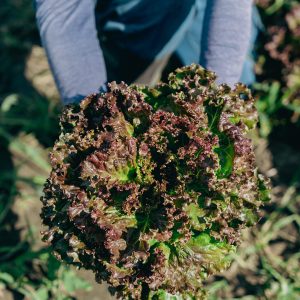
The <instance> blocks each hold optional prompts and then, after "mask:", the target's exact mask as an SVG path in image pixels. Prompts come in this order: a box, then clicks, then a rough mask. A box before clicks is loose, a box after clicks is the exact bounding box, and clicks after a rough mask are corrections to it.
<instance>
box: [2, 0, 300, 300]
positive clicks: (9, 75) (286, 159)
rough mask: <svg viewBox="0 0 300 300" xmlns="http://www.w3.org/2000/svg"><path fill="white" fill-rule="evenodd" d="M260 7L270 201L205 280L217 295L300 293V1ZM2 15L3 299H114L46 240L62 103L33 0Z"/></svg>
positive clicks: (262, 136)
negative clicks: (47, 184) (46, 206)
mask: <svg viewBox="0 0 300 300" xmlns="http://www.w3.org/2000/svg"><path fill="white" fill-rule="evenodd" d="M257 6H258V8H259V12H260V15H261V17H262V21H263V23H264V29H263V30H262V32H261V33H260V36H259V39H258V42H257V45H256V48H257V49H256V50H257V54H258V56H257V65H256V72H257V83H256V84H255V85H254V86H253V89H254V92H255V96H256V98H257V107H258V110H259V115H260V127H259V130H258V131H257V132H256V133H254V134H253V138H254V140H255V142H256V145H257V146H256V148H257V149H256V153H257V162H258V165H259V168H260V170H261V172H263V173H265V174H266V175H268V176H269V177H271V179H272V183H273V201H272V203H271V204H270V205H268V206H266V207H265V208H264V211H263V213H262V218H261V221H260V223H259V225H258V226H256V228H255V229H254V230H253V229H252V230H251V231H245V232H244V242H243V243H242V244H241V246H240V250H239V252H238V254H237V255H236V257H235V262H234V263H233V264H232V267H231V268H230V270H229V271H228V272H226V273H224V274H222V275H219V276H216V277H215V278H214V280H212V281H211V282H209V283H208V287H209V290H210V299H247V300H249V299H289V300H292V299H299V298H300V271H299V270H300V268H299V266H300V253H299V249H300V234H299V229H300V193H299V176H300V157H299V150H300V149H299V148H300V145H299V141H298V140H299V133H300V130H299V127H300V125H299V124H300V121H299V114H300V53H299V51H300V3H299V1H295V0H286V1H283V0H258V1H257ZM0 18H1V25H0V59H1V65H0V299H1V297H2V298H3V299H5V300H6V299H37V300H43V299H84V298H88V299H109V296H108V294H107V292H106V288H105V287H102V286H97V285H94V282H93V276H91V275H90V274H87V273H82V272H77V271H76V270H74V269H69V268H68V267H66V266H65V265H62V264H61V263H59V262H58V261H56V259H55V258H54V257H53V256H52V255H51V254H50V252H49V250H48V249H47V248H45V245H44V244H43V243H42V242H40V234H39V231H40V230H41V225H40V220H39V212H40V202H39V197H40V195H41V190H42V186H43V183H44V180H45V178H46V177H47V176H48V173H49V164H48V159H47V154H48V152H49V148H50V147H51V146H52V145H53V143H54V141H55V139H56V138H57V134H58V114H59V112H60V107H59V104H58V96H57V91H56V89H55V87H54V84H53V80H52V77H51V74H50V72H49V68H48V65H47V62H46V60H45V55H44V52H43V50H42V49H41V47H40V45H39V38H38V33H37V30H36V26H35V20H34V12H33V8H32V1H31V0H2V2H1V6H0ZM79 274H80V275H79ZM79 276H81V277H79ZM82 277H83V278H85V279H82ZM92 286H93V287H92ZM82 290H84V292H83V291H82Z"/></svg>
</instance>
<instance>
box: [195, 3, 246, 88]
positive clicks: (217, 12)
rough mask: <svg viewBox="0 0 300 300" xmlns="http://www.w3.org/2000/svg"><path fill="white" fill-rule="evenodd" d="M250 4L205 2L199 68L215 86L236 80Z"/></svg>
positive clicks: (238, 78)
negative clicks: (213, 78)
mask: <svg viewBox="0 0 300 300" xmlns="http://www.w3.org/2000/svg"><path fill="white" fill-rule="evenodd" d="M251 12H252V0H209V1H207V8H206V14H205V20H204V28H203V34H202V36H203V37H202V45H201V46H202V52H201V53H202V54H201V58H200V64H202V65H203V66H204V67H206V68H208V69H210V70H213V71H215V72H216V73H217V75H218V82H219V83H227V84H229V85H231V86H232V85H233V84H234V83H236V82H238V81H239V80H240V76H241V73H242V68H243V63H244V61H245V57H246V54H247V50H248V46H249V41H250V35H251Z"/></svg>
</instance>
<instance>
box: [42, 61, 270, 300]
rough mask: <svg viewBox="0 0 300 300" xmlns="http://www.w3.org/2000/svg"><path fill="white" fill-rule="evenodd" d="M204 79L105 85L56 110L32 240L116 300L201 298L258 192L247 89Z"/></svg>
mask: <svg viewBox="0 0 300 300" xmlns="http://www.w3.org/2000/svg"><path fill="white" fill-rule="evenodd" d="M215 79H216V76H215V74H214V73H212V72H210V71H207V70H205V69H203V68H201V67H200V66H198V65H191V66H188V67H184V68H181V69H178V70H176V72H175V73H172V74H170V76H169V80H168V82H167V83H160V84H158V85H157V86H155V87H154V88H149V87H137V86H127V85H126V84H124V83H121V84H116V83H111V84H110V85H109V91H108V92H107V93H105V94H103V93H102V94H98V95H97V94H94V95H91V96H88V97H87V98H85V99H84V100H83V101H82V102H81V103H80V104H75V105H72V106H67V107H66V108H65V110H64V112H63V114H62V116H61V135H60V137H59V140H58V141H57V142H56V144H55V146H54V149H53V151H52V153H51V155H50V159H51V164H52V172H51V175H50V177H49V178H48V180H47V182H46V184H45V189H44V196H43V197H42V202H43V209H42V214H41V216H42V219H43V223H44V225H46V226H47V227H48V228H47V230H46V231H45V232H43V239H44V240H45V241H47V242H49V243H50V244H51V245H52V247H53V250H54V253H55V254H56V256H57V257H58V258H59V259H62V260H64V261H66V262H67V263H70V264H73V265H76V266H78V267H83V268H86V269H91V270H93V271H94V272H95V274H96V278H97V280H99V281H102V280H105V281H107V282H108V283H109V284H110V285H111V286H112V289H113V290H114V291H115V292H117V295H118V296H119V297H120V298H121V299H166V298H165V297H167V296H168V295H169V296H170V294H172V295H175V296H174V298H172V299H191V300H192V299H202V298H203V297H204V295H205V290H204V289H203V281H204V280H205V279H206V278H207V277H208V276H210V275H212V274H215V273H216V272H220V271H222V270H224V269H226V268H228V267H229V264H230V254H232V253H233V252H234V251H235V250H236V246H237V244H238V242H239V239H240V233H241V229H242V228H244V227H247V226H252V225H253V224H255V223H256V222H257V220H258V209H259V207H260V206H261V205H262V204H263V203H264V202H266V201H268V200H269V197H268V188H267V187H266V184H265V180H264V179H263V178H262V176H261V175H259V174H258V173H257V169H256V167H255V158H254V153H253V149H252V145H251V141H250V140H249V139H248V138H247V137H246V134H247V132H248V131H249V130H251V129H252V128H254V126H255V125H256V123H257V113H256V111H255V108H254V103H253V98H252V96H251V93H250V91H249V90H248V89H247V88H246V87H245V86H244V85H242V84H237V85H236V86H235V88H234V89H230V87H228V86H227V85H220V86H218V85H217V84H216V83H215ZM168 299H169V298H168Z"/></svg>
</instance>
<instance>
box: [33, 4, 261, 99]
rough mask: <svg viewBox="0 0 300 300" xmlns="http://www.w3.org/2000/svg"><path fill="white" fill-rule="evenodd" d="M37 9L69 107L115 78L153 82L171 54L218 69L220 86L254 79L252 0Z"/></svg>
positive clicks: (184, 62) (38, 6) (183, 61)
mask: <svg viewBox="0 0 300 300" xmlns="http://www.w3.org/2000/svg"><path fill="white" fill-rule="evenodd" d="M35 8H36V17H37V23H38V26H39V30H40V35H41V40H42V44H43V46H44V48H45V50H46V53H47V57H48V60H49V63H50V66H51V69H52V72H53V74H54V78H55V81H56V84H57V86H58V89H59V92H60V95H61V98H62V100H63V103H64V104H67V103H72V102H76V101H80V100H81V99H83V98H84V97H85V96H87V95H88V94H91V93H94V92H99V91H105V89H106V83H107V82H109V81H112V80H116V81H118V82H119V81H125V82H126V83H128V84H130V83H132V82H137V83H145V84H153V83H155V81H157V80H158V79H159V77H160V75H161V73H162V71H163V69H164V67H165V66H166V64H167V63H168V61H169V60H170V57H171V56H172V57H174V56H175V57H177V61H179V62H180V64H182V65H187V64H190V63H193V62H194V63H200V64H201V65H202V66H204V67H205V68H208V69H210V70H213V71H215V72H216V73H217V75H218V82H219V83H227V84H229V85H233V84H234V83H236V82H238V81H242V82H244V83H246V84H251V83H252V81H253V80H254V75H253V71H252V67H253V64H252V62H251V61H250V60H249V59H250V58H249V57H248V58H247V54H248V53H249V49H251V45H252V44H253V39H254V38H255V30H253V28H254V27H253V22H252V19H253V3H252V0H184V1H183V0H173V1H168V0H165V1H161V0H98V1H97V0H35ZM251 32H252V33H251Z"/></svg>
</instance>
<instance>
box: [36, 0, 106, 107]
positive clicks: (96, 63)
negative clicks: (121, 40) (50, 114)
mask: <svg viewBox="0 0 300 300" xmlns="http://www.w3.org/2000/svg"><path fill="white" fill-rule="evenodd" d="M35 2H36V17H37V22H38V26H39V29H40V35H41V39H42V43H43V46H44V47H45V49H46V53H47V57H48V60H49V63H50V66H51V69H52V71H53V74H54V78H55V81H56V84H57V86H58V89H59V91H60V94H61V97H62V99H63V101H64V103H68V102H72V101H76V100H80V98H82V97H84V96H86V95H88V94H91V93H94V92H97V91H98V89H99V88H100V86H101V85H103V84H104V83H105V82H106V69H105V63H104V59H103V55H102V51H101V49H100V45H99V41H98V38H97V31H96V25H95V14H94V7H95V0H84V1H82V0H67V1H66V0H36V1H35Z"/></svg>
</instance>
